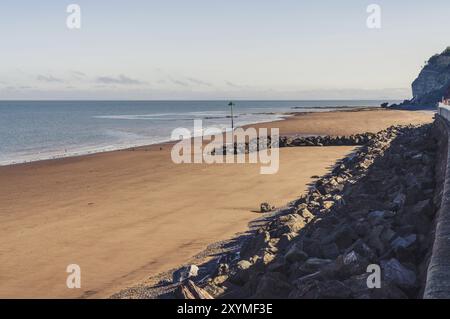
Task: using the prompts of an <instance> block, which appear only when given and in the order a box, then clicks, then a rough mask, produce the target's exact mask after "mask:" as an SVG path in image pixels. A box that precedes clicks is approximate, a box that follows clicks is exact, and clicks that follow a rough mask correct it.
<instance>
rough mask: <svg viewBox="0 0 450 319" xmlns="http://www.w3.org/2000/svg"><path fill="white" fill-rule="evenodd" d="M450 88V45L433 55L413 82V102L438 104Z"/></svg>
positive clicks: (417, 103)
mask: <svg viewBox="0 0 450 319" xmlns="http://www.w3.org/2000/svg"><path fill="white" fill-rule="evenodd" d="M449 88H450V47H448V48H447V49H446V50H445V51H444V52H442V53H441V54H436V55H434V56H432V57H431V58H430V59H429V60H428V62H427V64H426V65H425V66H424V67H423V69H422V71H421V72H420V74H419V76H418V77H417V79H416V80H414V82H413V83H412V92H413V99H412V100H411V101H410V103H411V104H415V105H419V104H420V105H433V106H434V105H436V103H437V102H439V101H440V100H441V99H442V97H443V96H444V95H445V94H446V92H448V90H449Z"/></svg>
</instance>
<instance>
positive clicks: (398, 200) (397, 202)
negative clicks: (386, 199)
mask: <svg viewBox="0 0 450 319" xmlns="http://www.w3.org/2000/svg"><path fill="white" fill-rule="evenodd" d="M405 201H406V195H405V194H403V193H398V194H397V195H396V196H395V197H394V199H393V201H392V203H393V204H394V208H395V209H397V210H399V209H400V208H402V207H403V205H404V204H405Z"/></svg>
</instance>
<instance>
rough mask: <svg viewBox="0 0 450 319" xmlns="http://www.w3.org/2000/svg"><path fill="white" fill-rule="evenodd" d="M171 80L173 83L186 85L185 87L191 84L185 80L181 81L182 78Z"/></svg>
mask: <svg viewBox="0 0 450 319" xmlns="http://www.w3.org/2000/svg"><path fill="white" fill-rule="evenodd" d="M170 82H172V83H173V84H176V85H179V86H184V87H187V86H189V83H187V82H185V81H181V80H175V79H170Z"/></svg>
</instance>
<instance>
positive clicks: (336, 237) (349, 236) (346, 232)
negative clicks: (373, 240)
mask: <svg viewBox="0 0 450 319" xmlns="http://www.w3.org/2000/svg"><path fill="white" fill-rule="evenodd" d="M355 239H356V236H355V232H354V231H353V229H352V228H351V227H350V226H348V225H346V224H342V225H341V226H340V227H338V229H337V230H336V231H335V232H334V233H332V234H331V235H329V236H327V237H326V238H324V240H323V241H322V244H329V243H333V242H334V243H335V244H336V245H337V246H338V247H339V249H343V248H347V247H349V246H350V245H351V244H353V242H354V240H355Z"/></svg>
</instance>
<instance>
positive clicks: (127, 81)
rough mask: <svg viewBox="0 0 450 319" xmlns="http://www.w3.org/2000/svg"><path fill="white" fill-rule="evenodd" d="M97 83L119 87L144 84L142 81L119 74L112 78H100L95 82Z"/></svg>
mask: <svg viewBox="0 0 450 319" xmlns="http://www.w3.org/2000/svg"><path fill="white" fill-rule="evenodd" d="M96 81H97V82H98V83H102V84H119V85H140V84H145V82H143V81H139V80H136V79H132V78H130V77H128V76H126V75H123V74H120V75H119V76H117V77H113V76H100V77H98V78H97V80H96Z"/></svg>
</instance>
